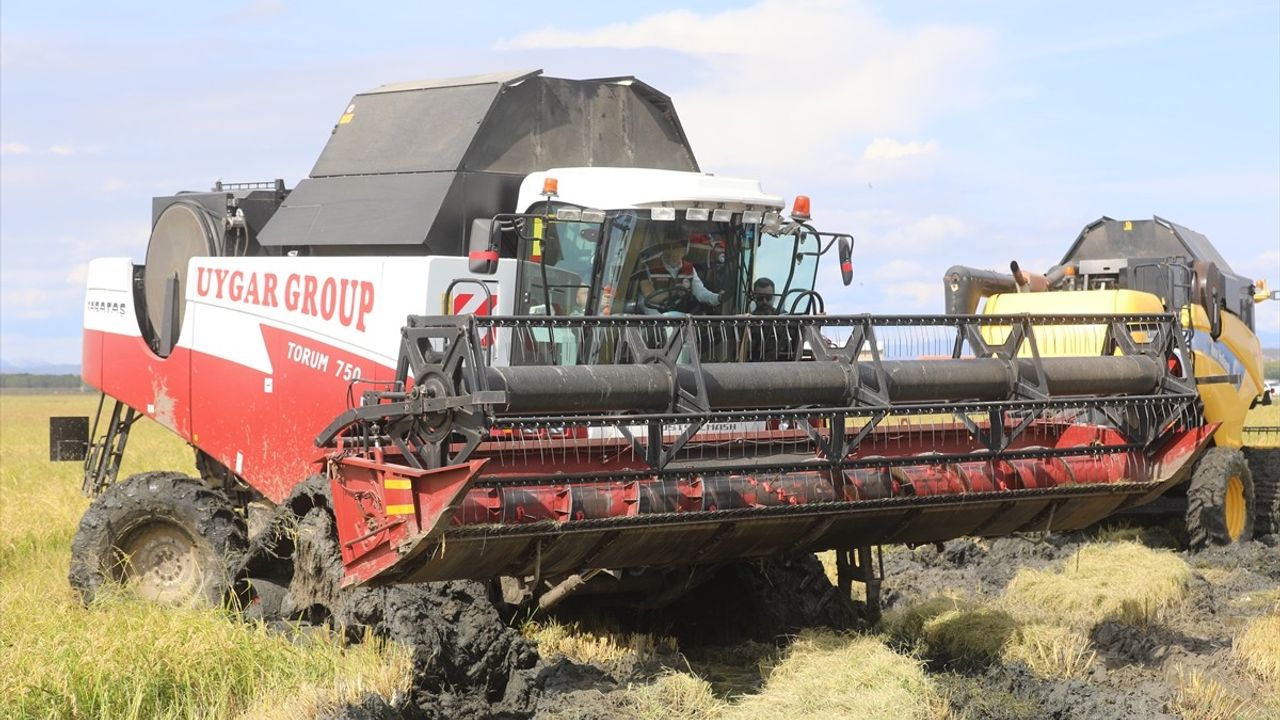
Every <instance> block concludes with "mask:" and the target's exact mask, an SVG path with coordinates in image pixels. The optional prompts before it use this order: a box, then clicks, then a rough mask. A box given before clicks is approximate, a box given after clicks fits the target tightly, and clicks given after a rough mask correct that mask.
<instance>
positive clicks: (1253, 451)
mask: <svg viewBox="0 0 1280 720" xmlns="http://www.w3.org/2000/svg"><path fill="white" fill-rule="evenodd" d="M1244 456H1245V458H1247V459H1248V461H1249V471H1250V472H1251V473H1253V507H1254V513H1253V533H1254V535H1273V534H1280V448H1245V451H1244Z"/></svg>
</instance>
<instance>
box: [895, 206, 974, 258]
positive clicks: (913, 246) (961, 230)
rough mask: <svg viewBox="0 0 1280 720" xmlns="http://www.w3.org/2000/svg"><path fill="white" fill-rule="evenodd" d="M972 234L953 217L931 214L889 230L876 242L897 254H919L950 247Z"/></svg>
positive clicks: (959, 220)
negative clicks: (892, 249) (924, 251)
mask: <svg viewBox="0 0 1280 720" xmlns="http://www.w3.org/2000/svg"><path fill="white" fill-rule="evenodd" d="M971 234H972V230H971V228H970V227H969V225H968V224H967V223H965V221H963V220H961V219H960V218H958V217H955V216H953V215H942V214H931V215H925V216H923V217H920V218H917V219H914V220H910V221H908V222H906V223H904V224H902V225H898V226H896V227H893V228H890V229H889V230H888V231H887V232H886V233H885V234H884V235H883V236H882V237H881V238H880V239H879V240H878V241H877V242H878V244H879V245H881V246H882V247H885V248H894V249H895V250H896V251H897V252H920V251H923V250H928V249H933V248H939V247H943V246H951V247H955V248H956V249H959V241H960V240H963V239H964V238H966V237H967V236H969V235H971Z"/></svg>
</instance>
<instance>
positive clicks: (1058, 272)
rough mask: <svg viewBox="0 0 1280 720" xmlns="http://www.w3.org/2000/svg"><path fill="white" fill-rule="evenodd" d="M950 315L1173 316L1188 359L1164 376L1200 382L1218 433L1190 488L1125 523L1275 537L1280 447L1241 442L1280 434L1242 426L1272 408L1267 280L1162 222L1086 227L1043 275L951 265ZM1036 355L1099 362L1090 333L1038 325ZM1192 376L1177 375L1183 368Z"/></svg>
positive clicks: (1194, 539) (1203, 537)
mask: <svg viewBox="0 0 1280 720" xmlns="http://www.w3.org/2000/svg"><path fill="white" fill-rule="evenodd" d="M943 285H944V287H943V291H944V293H945V297H946V311H947V313H948V314H950V315H956V316H965V315H969V314H971V313H973V312H976V311H977V309H978V305H979V303H982V304H983V307H982V309H983V312H984V313H987V314H1005V315H1012V314H1021V313H1028V314H1032V315H1036V314H1041V313H1047V312H1052V311H1055V310H1057V311H1061V309H1063V308H1070V309H1071V310H1072V311H1073V312H1080V313H1129V314H1132V313H1166V312H1176V313H1179V319H1180V323H1181V327H1182V328H1183V332H1184V334H1185V336H1186V337H1185V340H1184V342H1185V345H1186V347H1187V348H1189V349H1190V350H1191V353H1190V354H1189V355H1188V354H1185V353H1179V354H1177V355H1176V356H1174V357H1171V358H1170V363H1171V370H1173V371H1175V372H1177V373H1179V374H1188V375H1191V376H1193V377H1194V378H1195V384H1196V389H1197V391H1198V393H1199V395H1200V399H1201V403H1200V407H1201V412H1202V414H1203V417H1204V419H1205V422H1206V424H1209V425H1213V426H1216V427H1217V429H1216V431H1215V432H1214V434H1213V441H1212V447H1211V448H1210V449H1209V450H1208V451H1207V452H1205V453H1204V454H1203V455H1202V456H1201V458H1200V459H1199V460H1198V462H1197V463H1196V465H1195V469H1194V472H1193V473H1192V475H1191V478H1190V481H1189V482H1187V483H1183V484H1179V485H1177V486H1176V487H1175V488H1174V489H1173V490H1172V491H1171V492H1168V493H1165V494H1164V495H1163V496H1161V497H1160V498H1159V499H1158V500H1157V501H1154V502H1151V503H1148V504H1144V505H1141V506H1131V507H1129V508H1124V510H1125V511H1126V513H1127V514H1133V515H1158V516H1166V517H1167V516H1169V515H1170V514H1174V513H1176V514H1177V515H1180V516H1181V517H1182V518H1183V519H1184V521H1185V530H1186V532H1187V539H1188V540H1189V541H1190V543H1191V545H1192V546H1194V547H1202V546H1204V545H1207V544H1219V545H1223V544H1228V543H1233V542H1241V541H1244V540H1248V539H1250V538H1251V537H1253V535H1254V534H1258V535H1265V534H1270V533H1280V449H1276V448H1275V447H1274V445H1275V443H1274V442H1271V443H1269V445H1270V447H1245V435H1246V432H1248V431H1250V430H1261V431H1264V432H1263V434H1266V435H1271V436H1273V437H1271V438H1270V439H1271V440H1273V441H1274V439H1275V438H1274V435H1275V433H1276V431H1277V430H1280V428H1274V427H1268V428H1246V427H1245V417H1246V415H1247V414H1248V412H1249V411H1250V410H1252V409H1253V408H1254V407H1256V406H1258V405H1270V404H1271V402H1272V398H1271V394H1270V393H1268V392H1267V390H1266V385H1265V381H1264V379H1263V372H1262V370H1263V360H1262V348H1261V343H1260V342H1259V340H1258V336H1257V335H1256V334H1255V331H1254V312H1253V309H1254V307H1253V306H1254V305H1255V304H1257V303H1260V302H1265V301H1266V300H1277V299H1280V291H1271V292H1268V291H1267V287H1266V282H1265V281H1262V280H1259V281H1257V282H1255V281H1253V280H1250V279H1248V278H1246V277H1244V276H1241V275H1238V274H1236V273H1235V272H1234V271H1233V270H1232V269H1231V266H1230V265H1228V264H1227V261H1226V260H1225V259H1224V258H1223V257H1222V255H1221V254H1219V253H1218V250H1217V249H1216V248H1215V247H1214V246H1213V244H1212V243H1210V242H1209V239H1208V238H1206V237H1205V236H1204V235H1201V234H1200V233H1198V232H1196V231H1194V230H1190V229H1188V228H1185V227H1182V226H1181V225H1178V224H1176V223H1172V222H1169V221H1168V220H1165V219H1163V218H1159V217H1157V218H1154V219H1152V220H1124V221H1121V220H1113V219H1111V218H1108V217H1104V218H1101V219H1099V220H1097V221H1095V222H1092V223H1090V224H1089V225H1087V226H1085V228H1084V229H1083V230H1081V232H1080V235H1079V236H1078V237H1077V238H1076V241H1075V242H1074V243H1072V245H1071V247H1070V249H1069V250H1067V253H1066V255H1064V256H1063V258H1062V261H1061V262H1060V263H1058V264H1057V265H1055V266H1053V267H1052V268H1050V269H1049V270H1048V271H1047V272H1046V273H1045V274H1043V275H1040V274H1035V273H1028V272H1025V271H1023V270H1022V269H1021V268H1020V267H1019V266H1018V263H1017V262H1016V261H1014V262H1012V263H1010V267H1009V273H1008V274H1003V273H995V272H992V271H989V270H980V269H975V268H968V267H964V266H955V267H952V268H951V269H949V270H948V271H947V272H946V275H945V277H944V279H943ZM1037 337H1038V340H1039V343H1038V345H1037V348H1038V351H1039V353H1040V355H1041V357H1063V356H1065V357H1073V356H1080V355H1089V354H1097V353H1098V352H1099V351H1101V350H1102V348H1103V344H1102V341H1103V337H1102V336H1101V334H1100V333H1098V332H1097V329H1094V330H1086V329H1082V328H1079V327H1074V328H1066V329H1063V328H1043V329H1041V330H1039V332H1038V335H1037ZM1184 363H1185V364H1186V365H1187V368H1185V369H1184V368H1183V367H1182V365H1183V364H1184Z"/></svg>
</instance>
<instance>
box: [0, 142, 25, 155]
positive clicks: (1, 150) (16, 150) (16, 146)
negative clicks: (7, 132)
mask: <svg viewBox="0 0 1280 720" xmlns="http://www.w3.org/2000/svg"><path fill="white" fill-rule="evenodd" d="M29 152H31V148H29V147H27V146H26V145H23V144H22V143H19V142H7V143H3V144H0V155H26V154H27V153H29Z"/></svg>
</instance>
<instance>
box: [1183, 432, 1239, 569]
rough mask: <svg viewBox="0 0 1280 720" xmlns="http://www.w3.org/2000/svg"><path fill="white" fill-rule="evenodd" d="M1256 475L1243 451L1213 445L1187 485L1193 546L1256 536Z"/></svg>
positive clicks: (1201, 459)
mask: <svg viewBox="0 0 1280 720" xmlns="http://www.w3.org/2000/svg"><path fill="white" fill-rule="evenodd" d="M1255 507H1256V506H1255V499H1254V487H1253V475H1252V473H1250V471H1249V462H1248V461H1247V460H1246V459H1245V456H1244V453H1243V452H1241V451H1239V450H1236V449H1233V448H1224V447H1215V448H1210V449H1209V451H1208V452H1206V453H1205V454H1204V456H1203V457H1201V458H1200V461H1199V462H1198V463H1196V467H1195V470H1194V471H1193V472H1192V474H1191V484H1190V485H1189V486H1188V487H1187V516H1186V525H1187V535H1188V537H1189V540H1190V545H1191V547H1192V548H1202V547H1205V546H1206V545H1230V544H1231V543H1236V542H1244V541H1246V540H1249V539H1250V538H1252V537H1253V523H1254V515H1255V510H1254V508H1255Z"/></svg>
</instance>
